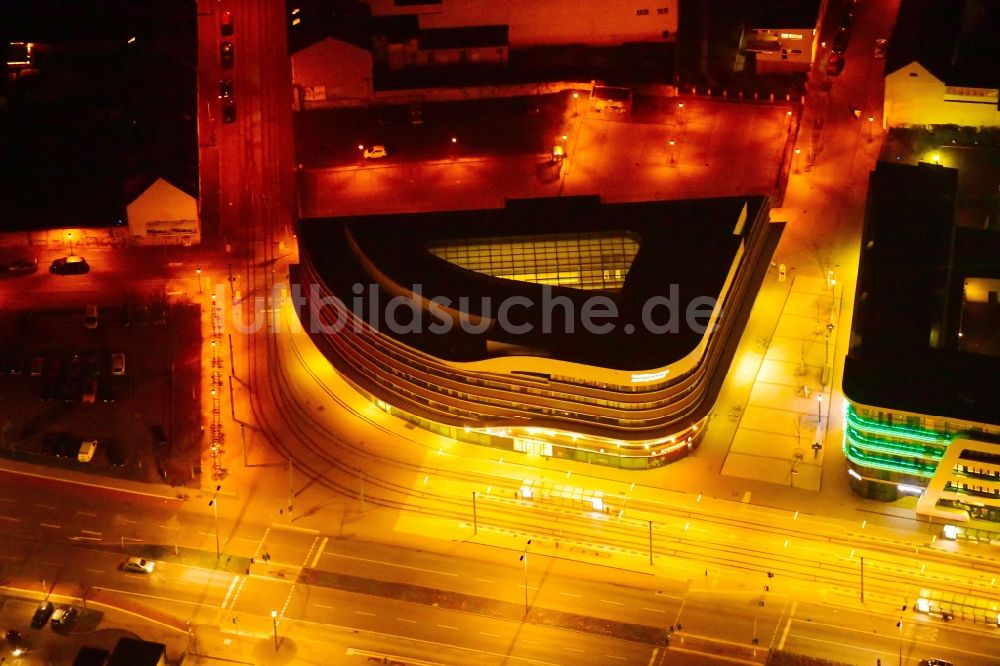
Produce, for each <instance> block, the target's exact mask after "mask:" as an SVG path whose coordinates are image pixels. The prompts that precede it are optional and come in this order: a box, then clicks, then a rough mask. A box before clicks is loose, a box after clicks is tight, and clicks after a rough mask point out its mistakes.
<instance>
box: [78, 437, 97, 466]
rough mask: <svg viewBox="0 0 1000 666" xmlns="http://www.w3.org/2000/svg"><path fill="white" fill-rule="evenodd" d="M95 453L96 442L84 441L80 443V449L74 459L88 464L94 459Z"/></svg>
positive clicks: (91, 440) (93, 440) (94, 440)
mask: <svg viewBox="0 0 1000 666" xmlns="http://www.w3.org/2000/svg"><path fill="white" fill-rule="evenodd" d="M96 452H97V440H96V439H85V440H83V441H82V442H81V443H80V448H79V450H77V452H76V459H77V460H78V461H79V462H90V461H91V460H93V459H94V453H96Z"/></svg>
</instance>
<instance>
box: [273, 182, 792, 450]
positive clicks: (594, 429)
mask: <svg viewBox="0 0 1000 666" xmlns="http://www.w3.org/2000/svg"><path fill="white" fill-rule="evenodd" d="M768 210H769V208H768V204H767V199H766V197H747V198H727V199H708V200H703V201H681V202H641V203H628V204H615V205H603V204H601V203H600V202H599V200H598V199H597V198H596V197H570V198H560V199H551V200H550V199H540V200H523V201H510V202H508V204H507V207H506V208H505V209H502V210H482V211H456V212H448V213H422V214H407V215H386V216H377V217H368V218H343V219H332V220H304V221H302V223H301V229H300V233H299V242H300V257H301V263H300V264H299V265H298V266H296V267H294V268H293V270H292V284H293V285H295V286H296V287H297V288H298V289H299V290H300V296H301V299H300V301H299V312H300V317H301V319H302V322H303V324H304V326H305V327H306V328H307V330H309V332H310V334H311V337H312V339H313V340H314V342H315V343H316V344H317V346H318V347H319V348H320V349H321V350H322V351H323V353H324V354H325V355H326V357H327V358H328V359H330V361H331V362H332V364H333V365H334V367H335V368H336V369H337V370H338V372H340V373H341V374H342V375H343V376H344V377H345V378H346V379H347V380H348V381H350V382H351V383H352V384H353V385H354V386H355V387H356V388H357V389H358V390H359V391H360V392H361V393H362V394H364V395H366V396H367V397H368V398H369V399H370V400H372V402H373V403H374V404H376V405H378V406H379V407H380V408H382V409H384V410H385V411H387V412H389V413H391V414H394V415H396V416H399V417H400V418H403V419H405V420H408V421H410V422H412V423H415V424H416V425H418V426H420V427H422V428H424V429H427V430H430V431H433V432H436V433H439V434H442V435H445V436H448V437H451V438H453V439H457V440H462V441H467V442H473V443H476V444H483V445H488V446H494V447H497V448H501V449H506V450H513V451H522V452H527V453H533V454H538V455H544V456H556V457H562V458H569V459H573V460H579V461H585V462H591V463H595V464H603V465H611V466H617V467H625V468H635V469H644V468H649V467H655V466H659V465H662V464H664V463H666V462H669V461H671V460H674V459H677V458H678V457H680V456H683V455H684V454H685V453H686V452H687V451H689V450H690V449H691V448H693V447H694V446H695V445H697V443H698V441H699V439H700V438H701V436H702V435H703V433H704V430H705V426H706V422H707V419H708V416H709V413H710V412H711V410H712V408H713V407H714V404H715V400H716V397H717V395H718V391H719V388H720V386H721V383H722V380H723V378H724V377H725V375H726V372H727V371H728V368H729V364H730V361H731V359H732V356H733V353H734V351H735V346H736V344H737V343H738V342H739V339H740V336H741V335H742V332H743V327H744V325H745V322H746V318H747V316H748V313H749V309H750V307H751V305H752V302H753V299H754V296H755V295H756V292H757V289H758V288H759V285H760V281H761V280H762V278H763V275H764V274H765V273H766V271H767V268H768V265H769V262H770V257H771V254H772V252H773V249H774V247H775V245H776V244H777V241H778V239H779V237H780V233H781V230H782V228H783V225H781V224H773V223H770V222H769V219H768ZM387 238H391V239H392V241H391V242H386V239H387ZM401 313H402V314H401ZM593 315H596V316H597V319H598V321H595V320H593V318H592V316H593Z"/></svg>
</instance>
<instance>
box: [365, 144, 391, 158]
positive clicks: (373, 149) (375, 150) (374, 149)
mask: <svg viewBox="0 0 1000 666" xmlns="http://www.w3.org/2000/svg"><path fill="white" fill-rule="evenodd" d="M363 155H364V157H365V159H366V160H378V159H382V158H383V157H389V153H388V152H386V149H385V146H382V145H375V146H369V147H368V148H365V151H364V153H363Z"/></svg>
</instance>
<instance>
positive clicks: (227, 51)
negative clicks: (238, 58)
mask: <svg viewBox="0 0 1000 666" xmlns="http://www.w3.org/2000/svg"><path fill="white" fill-rule="evenodd" d="M234 60H235V58H234V55H233V43H232V42H222V44H220V45H219V61H220V62H221V63H222V66H223V67H225V68H226V69H232V67H233V62H234Z"/></svg>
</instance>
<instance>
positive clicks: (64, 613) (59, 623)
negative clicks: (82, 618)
mask: <svg viewBox="0 0 1000 666" xmlns="http://www.w3.org/2000/svg"><path fill="white" fill-rule="evenodd" d="M77 613H78V611H77V610H76V609H75V608H73V607H72V606H60V607H59V608H57V609H56V611H55V612H54V613H52V620H51V621H50V622H51V624H52V628H53V629H65V628H67V627H69V626H70V625H71V624H73V620H75V619H76V616H77Z"/></svg>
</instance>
